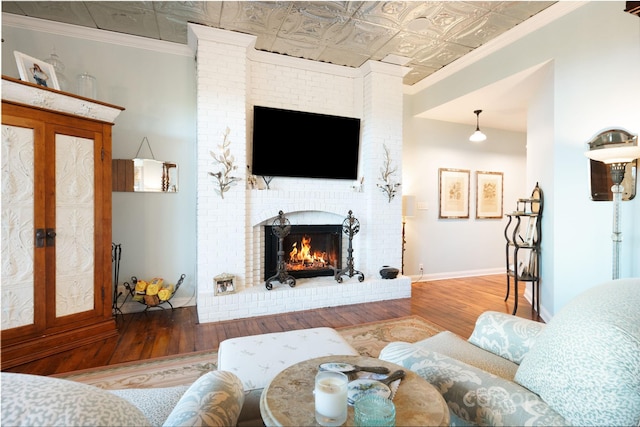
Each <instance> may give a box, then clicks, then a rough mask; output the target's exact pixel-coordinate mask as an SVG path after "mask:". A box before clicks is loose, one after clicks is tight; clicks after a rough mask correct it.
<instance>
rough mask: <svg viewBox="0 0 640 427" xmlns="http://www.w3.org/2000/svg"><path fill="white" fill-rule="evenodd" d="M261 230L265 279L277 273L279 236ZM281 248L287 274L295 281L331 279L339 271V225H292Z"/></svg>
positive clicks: (340, 255)
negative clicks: (318, 278)
mask: <svg viewBox="0 0 640 427" xmlns="http://www.w3.org/2000/svg"><path fill="white" fill-rule="evenodd" d="M272 228H273V227H272V226H270V225H267V226H265V227H264V233H265V257H264V280H267V279H268V278H270V277H272V276H273V275H275V274H276V272H277V265H278V237H276V236H275V235H274V234H273V232H272ZM282 248H283V250H284V262H285V265H286V269H287V273H288V274H289V275H291V276H293V277H295V278H309V277H316V276H332V275H334V274H335V272H336V271H337V270H340V269H341V268H342V226H341V225H292V226H291V231H290V232H289V234H288V235H287V236H285V237H284V240H283V244H282Z"/></svg>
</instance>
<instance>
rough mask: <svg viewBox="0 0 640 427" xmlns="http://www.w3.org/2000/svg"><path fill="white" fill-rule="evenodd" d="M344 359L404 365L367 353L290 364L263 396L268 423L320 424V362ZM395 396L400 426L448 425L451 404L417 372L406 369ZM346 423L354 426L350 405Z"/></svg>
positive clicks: (264, 417)
mask: <svg viewBox="0 0 640 427" xmlns="http://www.w3.org/2000/svg"><path fill="white" fill-rule="evenodd" d="M326 362H345V363H350V364H353V365H360V366H386V367H387V368H389V370H390V371H391V372H393V371H395V370H397V369H404V368H403V367H402V366H399V365H396V364H395V363H390V362H386V361H384V360H380V359H376V358H374V357H367V356H325V357H318V358H316V359H310V360H306V361H304V362H300V363H298V364H296V365H293V366H290V367H289V368H287V369H285V370H284V371H282V372H280V373H279V374H278V375H276V376H275V377H274V378H273V380H271V383H269V385H267V386H266V387H265V388H264V390H263V392H262V396H261V397H260V414H261V415H262V420H263V421H264V424H265V425H266V426H268V427H269V426H317V425H318V423H317V422H316V418H315V406H314V405H315V404H314V398H313V388H314V382H315V376H316V373H317V372H318V366H319V365H320V364H321V363H326ZM404 370H405V372H406V376H405V377H404V378H403V379H402V381H401V382H400V386H399V387H398V391H397V392H396V395H395V397H394V398H393V403H394V404H395V405H396V425H398V426H448V425H449V408H448V407H447V404H446V402H445V401H444V399H443V398H442V396H441V395H440V393H439V392H438V391H437V390H436V389H435V387H433V386H432V385H431V384H429V383H428V382H427V381H425V380H424V379H423V378H421V377H420V376H419V375H418V374H416V373H415V372H412V371H410V370H408V369H404ZM344 425H345V426H353V425H354V421H353V407H351V406H349V411H348V415H347V421H346V423H345V424H344Z"/></svg>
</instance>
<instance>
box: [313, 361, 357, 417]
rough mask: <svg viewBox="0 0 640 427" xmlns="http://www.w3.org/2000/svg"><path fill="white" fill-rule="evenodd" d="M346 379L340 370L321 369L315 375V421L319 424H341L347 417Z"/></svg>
mask: <svg viewBox="0 0 640 427" xmlns="http://www.w3.org/2000/svg"><path fill="white" fill-rule="evenodd" d="M348 381H349V380H348V378H347V376H346V375H345V374H343V373H341V372H331V371H324V372H322V371H321V372H319V373H318V375H317V376H316V382H315V390H314V395H315V406H316V421H318V423H319V424H320V425H325V426H327V425H341V424H343V423H344V422H345V420H346V419H347V384H348Z"/></svg>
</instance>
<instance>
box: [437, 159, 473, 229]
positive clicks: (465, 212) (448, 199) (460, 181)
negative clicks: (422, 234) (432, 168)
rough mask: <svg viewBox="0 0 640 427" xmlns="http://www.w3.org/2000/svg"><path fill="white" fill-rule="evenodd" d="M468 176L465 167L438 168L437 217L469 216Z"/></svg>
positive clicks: (468, 172) (461, 217)
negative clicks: (438, 204)
mask: <svg viewBox="0 0 640 427" xmlns="http://www.w3.org/2000/svg"><path fill="white" fill-rule="evenodd" d="M469 176H470V171H469V170H466V169H449V168H439V169H438V185H439V197H438V199H439V202H440V209H439V212H438V218H441V219H444V218H458V219H465V218H469Z"/></svg>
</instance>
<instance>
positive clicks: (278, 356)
mask: <svg viewBox="0 0 640 427" xmlns="http://www.w3.org/2000/svg"><path fill="white" fill-rule="evenodd" d="M332 355H353V356H357V355H358V352H357V351H356V350H355V349H354V348H353V347H351V345H349V343H348V342H347V341H346V340H345V339H344V338H343V337H342V335H340V334H339V333H338V332H337V331H336V330H335V329H332V328H312V329H300V330H296V331H287V332H275V333H271V334H261V335H251V336H248V337H238V338H230V339H227V340H224V341H222V342H221V343H220V348H219V349H218V369H219V370H222V371H230V372H233V373H234V374H236V375H237V376H238V378H240V381H242V384H243V385H244V391H245V393H248V394H247V395H246V396H245V402H244V406H243V408H242V413H241V414H240V418H239V420H238V423H239V424H242V425H252V424H254V422H256V425H261V424H262V420H261V418H260V403H259V402H260V394H261V393H262V389H263V388H264V387H265V386H266V385H267V384H269V382H271V380H272V379H273V377H275V376H276V375H277V374H279V373H280V372H282V371H283V370H284V369H286V368H288V367H289V366H291V365H294V364H296V363H298V362H302V361H303V360H308V359H312V358H315V357H321V356H332Z"/></svg>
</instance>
